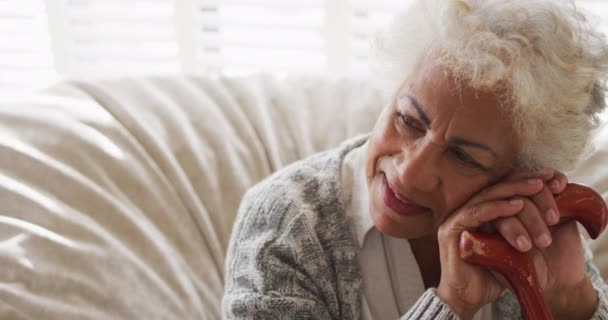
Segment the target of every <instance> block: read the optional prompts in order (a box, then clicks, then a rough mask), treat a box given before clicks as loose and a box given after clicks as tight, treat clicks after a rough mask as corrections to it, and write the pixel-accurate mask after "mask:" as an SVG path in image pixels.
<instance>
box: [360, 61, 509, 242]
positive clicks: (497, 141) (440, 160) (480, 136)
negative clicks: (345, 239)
mask: <svg viewBox="0 0 608 320" xmlns="http://www.w3.org/2000/svg"><path fill="white" fill-rule="evenodd" d="M425 65H428V64H425V63H421V64H419V65H418V66H417V67H416V68H415V70H414V72H413V73H412V75H411V76H410V77H409V78H408V79H407V80H406V81H405V83H404V84H403V85H402V87H401V88H400V89H399V91H398V92H397V94H396V96H395V98H394V99H393V102H392V103H391V105H390V106H388V107H387V108H385V109H384V111H383V113H382V115H381V116H380V118H379V119H378V121H377V123H376V125H375V127H374V130H373V132H372V135H371V137H370V141H369V146H368V154H367V160H366V174H367V184H368V190H369V196H370V213H371V215H372V219H373V221H374V224H375V226H376V227H377V228H378V230H379V231H380V232H382V233H385V234H388V235H391V236H394V237H400V238H410V239H412V238H420V237H424V236H429V235H434V234H436V232H437V229H438V227H439V225H440V224H441V223H442V222H443V221H445V219H446V218H447V216H448V215H449V214H450V213H451V212H453V211H454V210H455V209H457V208H458V207H460V206H461V205H462V204H464V202H465V201H466V200H468V199H469V198H470V197H471V196H472V195H474V194H475V193H476V192H478V191H479V190H480V189H482V188H483V187H485V186H487V185H489V184H491V183H494V182H496V181H498V180H499V179H500V178H501V177H503V176H504V175H505V174H507V173H508V172H509V171H510V167H511V165H512V164H513V162H514V161H515V156H516V151H517V146H516V140H517V139H516V135H515V132H514V131H513V129H512V128H511V123H510V121H509V119H507V117H504V116H503V115H502V114H501V111H500V110H501V107H500V105H499V99H498V97H497V95H496V94H497V93H496V92H490V91H487V92H486V91H475V90H474V89H472V88H470V87H468V86H467V85H466V83H460V85H457V83H456V82H455V80H454V78H453V77H451V76H450V75H449V73H446V72H445V69H443V68H441V67H426V66H425Z"/></svg>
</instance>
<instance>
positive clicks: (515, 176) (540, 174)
mask: <svg viewBox="0 0 608 320" xmlns="http://www.w3.org/2000/svg"><path fill="white" fill-rule="evenodd" d="M554 175H555V171H554V170H553V169H548V168H547V169H539V170H532V171H519V172H515V173H512V174H510V175H508V176H506V177H505V179H504V180H506V181H515V180H524V179H534V178H538V179H541V180H543V181H548V180H551V179H552V178H553V177H554Z"/></svg>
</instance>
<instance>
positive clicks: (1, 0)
mask: <svg viewBox="0 0 608 320" xmlns="http://www.w3.org/2000/svg"><path fill="white" fill-rule="evenodd" d="M0 39H2V41H0V89H1V90H0V91H2V92H1V93H4V92H19V91H24V90H27V89H31V88H39V87H44V86H46V85H48V84H49V83H51V82H53V81H55V80H56V79H57V74H56V72H55V69H54V65H53V55H52V52H51V44H50V39H49V33H48V28H47V15H46V11H45V7H44V2H43V0H20V1H15V0H0Z"/></svg>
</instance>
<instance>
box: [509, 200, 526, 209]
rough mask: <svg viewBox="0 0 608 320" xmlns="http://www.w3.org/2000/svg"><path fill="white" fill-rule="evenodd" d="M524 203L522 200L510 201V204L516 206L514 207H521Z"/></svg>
mask: <svg viewBox="0 0 608 320" xmlns="http://www.w3.org/2000/svg"><path fill="white" fill-rule="evenodd" d="M523 203H524V201H523V200H522V199H512V200H509V204H510V205H512V206H514V207H519V206H521V205H522V204H523Z"/></svg>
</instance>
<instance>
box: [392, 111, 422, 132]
mask: <svg viewBox="0 0 608 320" xmlns="http://www.w3.org/2000/svg"><path fill="white" fill-rule="evenodd" d="M396 112H397V119H398V121H399V124H400V125H401V126H403V127H405V128H406V129H410V130H414V131H416V132H420V133H422V132H425V129H424V128H423V127H422V126H420V124H419V123H418V122H417V121H416V119H414V118H412V117H410V116H408V115H407V114H405V113H401V112H400V111H396Z"/></svg>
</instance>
